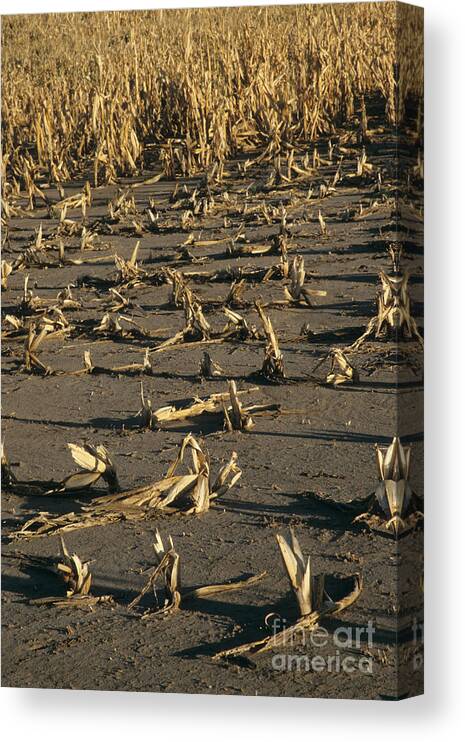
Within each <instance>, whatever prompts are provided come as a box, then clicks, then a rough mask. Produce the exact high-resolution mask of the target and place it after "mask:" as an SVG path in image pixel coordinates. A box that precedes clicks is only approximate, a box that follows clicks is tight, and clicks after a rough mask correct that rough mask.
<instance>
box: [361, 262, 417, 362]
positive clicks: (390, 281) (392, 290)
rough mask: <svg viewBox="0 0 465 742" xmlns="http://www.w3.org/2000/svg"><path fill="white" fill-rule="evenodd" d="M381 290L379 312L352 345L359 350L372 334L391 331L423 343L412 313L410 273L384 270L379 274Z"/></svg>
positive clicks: (379, 335) (382, 334)
mask: <svg viewBox="0 0 465 742" xmlns="http://www.w3.org/2000/svg"><path fill="white" fill-rule="evenodd" d="M379 277H380V280H381V291H380V292H379V293H378V314H377V316H376V317H373V318H372V319H371V320H370V322H369V323H368V325H367V328H366V330H365V332H364V333H363V335H361V336H360V337H359V338H358V340H356V341H355V343H353V344H352V345H351V346H350V349H351V350H357V349H358V348H359V347H360V346H361V344H362V343H363V342H365V340H366V339H367V338H368V337H369V336H370V335H372V334H374V336H375V338H380V337H383V336H385V335H387V334H389V333H395V334H396V336H397V335H399V334H400V335H403V336H404V337H407V338H412V337H414V338H416V340H418V341H419V342H420V344H421V345H423V338H422V337H421V335H420V333H419V331H418V328H417V324H416V322H415V320H414V319H413V317H412V316H411V314H410V296H409V292H408V279H409V275H408V273H404V274H403V275H400V276H397V275H396V276H388V275H387V274H386V273H384V272H383V271H381V272H380V274H379Z"/></svg>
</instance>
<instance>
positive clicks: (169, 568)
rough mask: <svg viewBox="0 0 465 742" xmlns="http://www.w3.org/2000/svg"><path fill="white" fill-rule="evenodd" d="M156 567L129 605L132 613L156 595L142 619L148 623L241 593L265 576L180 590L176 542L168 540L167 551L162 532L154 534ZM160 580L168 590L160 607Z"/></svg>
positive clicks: (262, 574)
mask: <svg viewBox="0 0 465 742" xmlns="http://www.w3.org/2000/svg"><path fill="white" fill-rule="evenodd" d="M153 548H154V551H155V555H156V559H157V562H158V564H157V566H156V567H155V568H154V569H153V570H152V572H151V574H150V576H149V579H148V580H147V583H146V584H145V585H144V587H143V588H142V590H141V591H140V593H139V594H138V595H137V596H136V597H135V598H134V600H133V601H131V603H130V604H129V606H128V608H129V610H132V609H133V608H135V607H136V606H137V605H138V604H139V603H140V601H141V600H142V598H143V597H144V596H145V595H146V594H147V593H149V592H153V594H154V597H155V606H153V607H150V608H148V609H147V610H145V611H144V613H142V615H141V618H142V619H143V620H146V619H148V618H151V617H153V616H160V615H168V614H172V613H175V612H176V611H177V610H178V609H179V608H181V607H182V604H183V603H184V602H186V601H188V600H192V599H195V598H201V597H205V596H207V595H214V594H216V593H222V592H230V591H232V590H241V589H242V588H243V587H248V586H249V585H254V584H255V583H257V582H258V581H259V580H261V579H262V578H263V577H265V575H266V572H262V573H261V574H259V575H254V576H253V577H249V578H246V579H239V580H233V581H230V582H226V583H221V584H217V585H204V586H202V587H197V588H195V589H189V588H183V587H182V586H181V560H180V556H179V554H178V553H177V552H176V550H175V548H174V544H173V539H172V538H171V536H168V547H165V546H164V544H163V541H162V538H161V535H160V533H159V531H158V530H157V531H156V532H155V542H154V544H153ZM159 577H162V578H163V582H164V588H165V600H164V604H163V606H161V607H160V605H159V601H158V596H157V592H156V581H157V579H158V578H159Z"/></svg>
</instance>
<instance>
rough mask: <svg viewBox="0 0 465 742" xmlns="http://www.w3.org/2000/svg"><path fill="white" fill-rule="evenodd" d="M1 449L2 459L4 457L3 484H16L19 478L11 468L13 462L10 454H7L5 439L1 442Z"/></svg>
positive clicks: (6, 485)
mask: <svg viewBox="0 0 465 742" xmlns="http://www.w3.org/2000/svg"><path fill="white" fill-rule="evenodd" d="M0 450H1V459H2V485H3V486H4V487H8V486H10V485H11V484H14V483H15V482H16V481H17V479H16V476H15V474H14V472H13V471H12V469H11V464H10V461H9V459H8V456H7V455H6V451H5V444H4V442H3V441H2V442H1V444H0Z"/></svg>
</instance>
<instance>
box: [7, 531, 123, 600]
mask: <svg viewBox="0 0 465 742" xmlns="http://www.w3.org/2000/svg"><path fill="white" fill-rule="evenodd" d="M60 551H61V554H60V556H56V557H43V556H32V555H30V554H23V553H15V554H12V555H11V556H12V557H13V558H16V559H18V560H19V561H20V564H21V566H26V567H29V568H33V569H40V570H45V571H47V572H51V573H52V574H54V575H56V576H57V577H59V578H60V581H61V583H64V588H65V591H66V597H65V599H63V598H62V597H58V596H52V597H47V598H35V599H33V600H30V601H29V602H30V603H31V604H34V605H51V606H55V607H56V608H69V607H78V608H88V607H90V608H92V607H93V606H94V605H97V604H98V603H112V602H113V598H112V596H111V595H99V596H94V595H92V594H91V592H90V588H91V584H92V574H91V571H90V564H91V562H84V561H82V560H81V559H80V558H79V556H78V555H77V554H70V553H69V551H68V549H67V547H66V544H65V542H64V539H63V537H60Z"/></svg>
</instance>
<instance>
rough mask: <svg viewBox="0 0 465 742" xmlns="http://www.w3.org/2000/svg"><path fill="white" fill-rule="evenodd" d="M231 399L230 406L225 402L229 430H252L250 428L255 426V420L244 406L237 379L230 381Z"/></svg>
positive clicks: (225, 420)
mask: <svg viewBox="0 0 465 742" xmlns="http://www.w3.org/2000/svg"><path fill="white" fill-rule="evenodd" d="M229 401H230V407H229V408H228V407H226V405H225V404H224V402H223V410H224V422H225V426H226V429H227V430H229V431H232V430H250V428H252V427H253V425H254V422H253V419H252V417H251V415H248V414H247V410H246V409H244V408H243V406H242V403H241V401H240V400H239V397H238V394H237V387H236V382H235V381H230V382H229Z"/></svg>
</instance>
